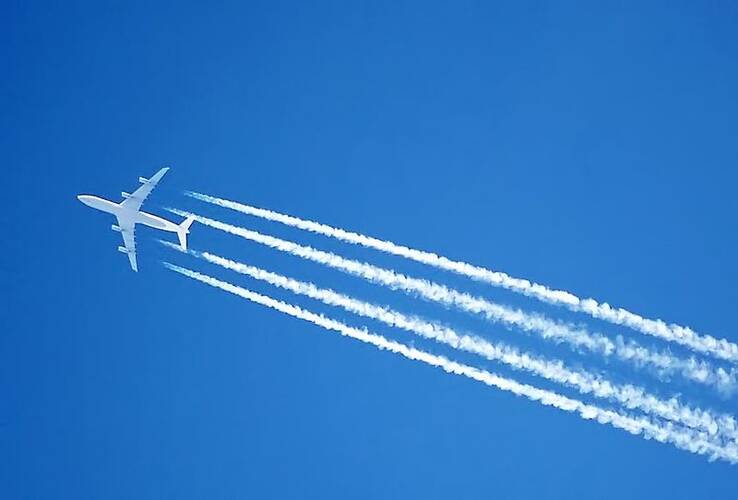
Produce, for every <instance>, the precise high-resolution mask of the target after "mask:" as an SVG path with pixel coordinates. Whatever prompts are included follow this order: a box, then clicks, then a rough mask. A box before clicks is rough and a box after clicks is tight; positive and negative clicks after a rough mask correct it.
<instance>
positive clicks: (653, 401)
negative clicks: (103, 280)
mask: <svg viewBox="0 0 738 500" xmlns="http://www.w3.org/2000/svg"><path fill="white" fill-rule="evenodd" d="M159 242H160V243H161V244H163V245H164V246H167V247H169V248H171V249H174V250H177V251H179V252H182V253H188V254H190V255H193V256H195V257H197V258H199V259H202V260H205V261H207V262H210V263H212V264H215V265H218V266H221V267H223V268H225V269H230V270H232V271H236V272H238V273H240V274H244V275H246V276H249V277H251V278H254V279H257V280H260V281H264V282H266V283H269V284H270V285H273V286H277V287H280V288H283V289H286V290H289V291H291V292H294V293H296V294H300V295H305V296H307V297H310V298H312V299H316V300H319V301H321V302H323V303H325V304H328V305H332V306H338V307H342V308H343V309H345V310H347V311H349V312H352V313H354V314H358V315H360V316H363V317H366V318H371V319H375V320H378V321H381V322H383V323H385V324H387V325H389V326H393V327H397V328H401V329H403V330H407V331H409V332H412V333H415V334H417V335H420V336H422V337H425V338H430V339H433V340H436V341H438V342H441V343H444V344H446V345H449V346H451V347H454V348H456V349H460V350H464V351H467V352H471V353H473V354H477V355H480V356H482V357H485V358H487V359H489V360H491V361H499V362H502V363H505V364H507V365H509V366H511V367H513V368H515V369H518V370H525V371H527V372H530V373H533V374H535V375H538V376H540V377H543V378H545V379H547V380H551V381H553V382H558V383H561V384H564V385H568V386H571V387H575V388H576V389H577V390H579V391H580V392H581V393H583V394H593V395H595V396H597V397H599V398H604V399H610V400H613V401H616V402H618V403H621V404H623V405H624V406H625V407H627V408H629V409H633V408H638V409H640V410H643V411H645V412H647V413H651V414H654V415H656V416H659V417H663V418H666V419H668V420H672V421H674V422H679V423H682V424H684V425H687V426H689V427H692V428H695V429H701V430H705V431H707V432H708V433H709V434H710V435H719V436H724V437H726V438H728V439H733V440H735V441H736V442H738V432H737V431H738V429H736V421H735V419H734V418H733V417H732V416H730V415H714V414H713V413H712V412H711V411H707V410H702V409H699V408H696V409H694V408H690V407H689V406H686V405H683V404H682V403H681V402H680V401H679V400H678V399H677V398H670V399H668V400H661V399H659V398H657V397H656V396H654V395H651V394H648V393H647V392H646V391H645V390H644V389H642V388H640V387H636V386H633V385H630V384H624V385H618V384H615V383H612V382H610V381H609V380H607V379H603V378H602V377H600V376H598V375H596V374H593V373H590V372H587V371H585V370H573V369H571V368H568V367H566V366H565V365H564V363H562V362H561V361H548V360H545V359H543V358H539V357H535V356H531V355H529V354H527V353H521V352H520V351H518V350H517V349H515V348H513V347H509V346H506V345H504V344H495V343H492V342H489V341H487V340H485V339H483V338H481V337H478V336H473V335H462V334H459V333H457V332H456V331H455V330H453V329H452V328H449V327H446V326H444V325H441V324H438V323H435V322H430V321H426V320H423V319H422V318H419V317H416V316H409V315H405V314H403V313H400V312H398V311H395V310H393V309H390V308H388V307H382V306H377V305H374V304H371V303H368V302H364V301H361V300H358V299H354V298H352V297H349V296H346V295H343V294H340V293H338V292H335V291H333V290H330V289H324V288H319V287H317V286H316V285H314V284H312V283H306V282H302V281H298V280H295V279H292V278H288V277H286V276H282V275H280V274H277V273H273V272H270V271H266V270H263V269H260V268H258V267H254V266H250V265H248V264H244V263H241V262H236V261H233V260H230V259H226V258H223V257H221V256H218V255H215V254H212V253H210V252H201V251H198V250H193V249H189V250H184V249H182V248H181V247H180V246H179V245H175V244H173V243H170V242H168V241H163V240H159Z"/></svg>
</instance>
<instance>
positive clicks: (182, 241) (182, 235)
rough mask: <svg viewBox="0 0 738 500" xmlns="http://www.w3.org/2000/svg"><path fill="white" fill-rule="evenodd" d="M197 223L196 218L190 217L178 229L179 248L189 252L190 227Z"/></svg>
mask: <svg viewBox="0 0 738 500" xmlns="http://www.w3.org/2000/svg"><path fill="white" fill-rule="evenodd" d="M193 222H195V217H194V216H192V215H190V216H189V217H187V218H186V219H185V220H183V221H182V223H181V224H180V225H179V228H178V229H177V236H178V237H179V246H181V247H182V249H183V250H187V235H188V234H189V233H190V226H191V225H192V223H193Z"/></svg>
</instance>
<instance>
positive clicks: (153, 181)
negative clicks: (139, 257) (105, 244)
mask: <svg viewBox="0 0 738 500" xmlns="http://www.w3.org/2000/svg"><path fill="white" fill-rule="evenodd" d="M168 170H169V167H164V168H162V169H161V170H159V171H158V172H157V173H155V174H154V175H153V176H152V177H151V178H150V179H144V178H143V177H139V179H138V180H139V181H141V182H142V183H143V185H142V186H141V187H140V188H138V189H136V190H135V191H134V192H133V193H132V194H130V195H129V196H128V198H126V199H125V200H123V201H122V202H121V204H120V206H121V207H122V208H125V209H129V210H133V211H134V212H138V209H139V208H141V205H142V204H143V202H144V201H145V200H146V198H147V197H148V196H149V194H151V191H153V190H154V188H155V187H156V185H157V184H158V183H159V181H160V180H161V178H162V177H164V174H166V173H167V171H168ZM131 234H133V231H131ZM126 246H127V245H126ZM131 262H133V261H131Z"/></svg>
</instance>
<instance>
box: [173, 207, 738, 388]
mask: <svg viewBox="0 0 738 500" xmlns="http://www.w3.org/2000/svg"><path fill="white" fill-rule="evenodd" d="M168 210H170V211H171V212H173V213H175V214H178V215H181V216H187V217H190V216H191V217H194V218H195V220H197V221H199V222H200V223H202V224H204V225H206V226H209V227H212V228H215V229H219V230H221V231H224V232H227V233H230V234H234V235H236V236H240V237H242V238H245V239H248V240H250V241H254V242H256V243H260V244H262V245H266V246H268V247H271V248H274V249H276V250H280V251H283V252H287V253H290V254H292V255H295V256H298V257H301V258H305V259H308V260H312V261H313V262H318V263H320V264H323V265H326V266H329V267H332V268H334V269H338V270H340V271H343V272H346V273H348V274H352V275H355V276H359V277H361V278H364V279H366V280H368V281H370V282H373V283H377V284H381V285H383V286H387V287H389V288H392V289H395V290H402V291H404V292H406V293H414V294H417V295H419V296H421V297H423V298H424V299H426V300H430V301H434V302H438V303H441V304H444V305H446V306H450V307H457V308H459V309H462V310H464V311H467V312H470V313H474V314H480V315H482V316H484V317H485V318H487V319H489V320H490V321H496V322H501V323H504V324H506V325H508V326H511V327H517V328H519V329H521V330H523V331H526V332H536V333H538V334H539V335H540V336H541V337H543V338H544V339H547V340H552V341H555V342H566V343H568V344H570V345H571V346H574V347H575V348H582V349H587V350H589V351H592V352H596V353H599V354H602V355H604V356H610V355H615V356H616V357H618V358H619V359H621V360H624V361H627V362H631V363H634V364H635V365H636V366H647V367H651V368H654V369H656V371H657V372H658V373H660V374H671V373H679V374H681V375H682V376H683V377H685V378H687V379H689V380H692V381H694V382H698V383H701V384H705V385H714V386H716V387H717V388H718V390H720V391H721V392H723V393H730V392H732V391H733V390H734V388H735V385H736V373H735V370H731V372H727V371H726V370H725V369H723V368H717V369H716V368H714V367H712V366H711V365H710V364H709V363H707V362H705V361H699V360H697V359H695V358H694V357H690V358H687V359H682V358H679V357H677V356H674V355H672V354H671V353H669V352H657V351H653V350H650V349H647V348H645V347H643V346H640V345H638V344H637V343H635V342H633V341H625V340H623V339H622V337H621V336H617V337H616V339H615V341H613V340H611V339H609V338H608V337H606V336H604V335H601V334H599V333H591V332H588V331H587V330H586V329H585V328H584V327H581V326H576V325H571V324H565V323H560V322H556V321H552V320H550V319H548V318H546V317H545V316H542V315H539V314H530V313H526V312H524V311H522V310H520V309H510V308H508V307H505V306H501V305H499V304H495V303H493V302H490V301H487V300H485V299H482V298H480V297H474V296H472V295H469V294H467V293H463V292H459V291H457V290H454V289H450V288H448V287H446V286H444V285H440V284H437V283H433V282H430V281H427V280H422V279H417V278H410V277H408V276H405V275H403V274H400V273H397V272H395V271H392V270H389V269H384V268H381V267H377V266H373V265H371V264H367V263H365V262H358V261H355V260H351V259H346V258H344V257H340V256H338V255H335V254H333V253H330V252H324V251H322V250H316V249H314V248H312V247H308V246H303V245H299V244H297V243H293V242H291V241H286V240H282V239H280V238H275V237H273V236H267V235H264V234H261V233H259V232H256V231H252V230H250V229H246V228H243V227H238V226H233V225H231V224H226V223H224V222H220V221H216V220H213V219H210V218H208V217H204V216H201V215H197V214H194V213H191V212H186V211H183V210H178V209H168Z"/></svg>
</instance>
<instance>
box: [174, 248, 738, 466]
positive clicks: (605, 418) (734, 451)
mask: <svg viewBox="0 0 738 500" xmlns="http://www.w3.org/2000/svg"><path fill="white" fill-rule="evenodd" d="M164 265H165V266H166V267H167V268H168V269H170V270H172V271H175V272H177V273H179V274H182V275H184V276H187V277H189V278H192V279H194V280H197V281H200V282H202V283H205V284H207V285H210V286H212V287H214V288H218V289H220V290H223V291H226V292H229V293H232V294H234V295H237V296H239V297H242V298H244V299H246V300H250V301H252V302H255V303H257V304H260V305H263V306H265V307H268V308H271V309H274V310H276V311H279V312H282V313H284V314H287V315H289V316H292V317H295V318H298V319H302V320H304V321H307V322H310V323H313V324H315V325H317V326H320V327H322V328H324V329H326V330H332V331H336V332H338V333H340V334H341V335H344V336H346V337H350V338H353V339H356V340H360V341H362V342H365V343H367V344H371V345H374V346H375V347H378V348H379V349H383V350H387V351H390V352H393V353H396V354H399V355H401V356H404V357H406V358H408V359H411V360H415V361H422V362H424V363H427V364H429V365H431V366H435V367H438V368H441V369H443V370H444V371H446V372H447V373H453V374H457V375H463V376H465V377H468V378H470V379H473V380H477V381H479V382H482V383H484V384H486V385H489V386H491V387H496V388H498V389H501V390H503V391H507V392H511V393H513V394H516V395H518V396H523V397H526V398H528V399H530V400H532V401H538V402H540V403H541V404H543V405H546V406H553V407H555V408H558V409H560V410H563V411H566V412H570V413H577V414H579V415H580V416H581V417H582V418H583V419H585V420H596V421H597V422H599V423H601V424H609V425H611V426H613V427H616V428H619V429H623V430H625V431H627V432H629V433H631V434H636V435H639V434H642V435H643V436H644V437H645V438H646V439H654V440H656V441H659V442H662V443H671V444H672V445H674V446H676V447H677V448H680V449H683V450H686V451H690V452H692V453H696V454H700V455H706V456H707V457H709V458H710V459H711V460H714V459H722V460H726V461H728V462H730V463H732V464H736V463H738V447H737V446H736V445H734V444H730V445H726V446H718V445H715V444H713V443H711V442H709V441H708V440H707V439H706V436H705V434H704V433H698V432H695V431H690V430H687V429H684V428H682V427H680V426H675V425H673V424H670V423H660V422H656V421H652V420H651V419H647V418H643V417H634V416H630V415H626V414H622V413H619V412H616V411H613V410H607V409H604V408H600V407H598V406H595V405H591V404H587V403H584V402H582V401H578V400H576V399H572V398H569V397H566V396H563V395H561V394H558V393H556V392H553V391H548V390H545V389H540V388H537V387H534V386H531V385H528V384H522V383H520V382H517V381H515V380H512V379H509V378H505V377H501V376H499V375H496V374H494V373H491V372H488V371H485V370H481V369H479V368H474V367H472V366H469V365H465V364H461V363H457V362H454V361H451V360H449V359H447V358H445V357H443V356H438V355H435V354H431V353H428V352H425V351H421V350H418V349H415V348H412V347H409V346H406V345H404V344H401V343H399V342H395V341H392V340H388V339H386V338H385V337H382V336H381V335H377V334H374V333H370V332H369V331H367V330H366V329H363V328H355V327H351V326H348V325H346V324H344V323H341V322H339V321H336V320H333V319H330V318H326V317H325V316H322V315H319V314H316V313H313V312H311V311H308V310H306V309H302V308H300V307H297V306H295V305H292V304H288V303H286V302H282V301H279V300H275V299H273V298H271V297H269V296H266V295H262V294H258V293H255V292H253V291H251V290H248V289H245V288H242V287H238V286H236V285H233V284H231V283H228V282H225V281H221V280H218V279H216V278H213V277H211V276H208V275H205V274H202V273H198V272H195V271H192V270H189V269H186V268H183V267H180V266H175V265H173V264H169V263H167V262H165V263H164Z"/></svg>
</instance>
